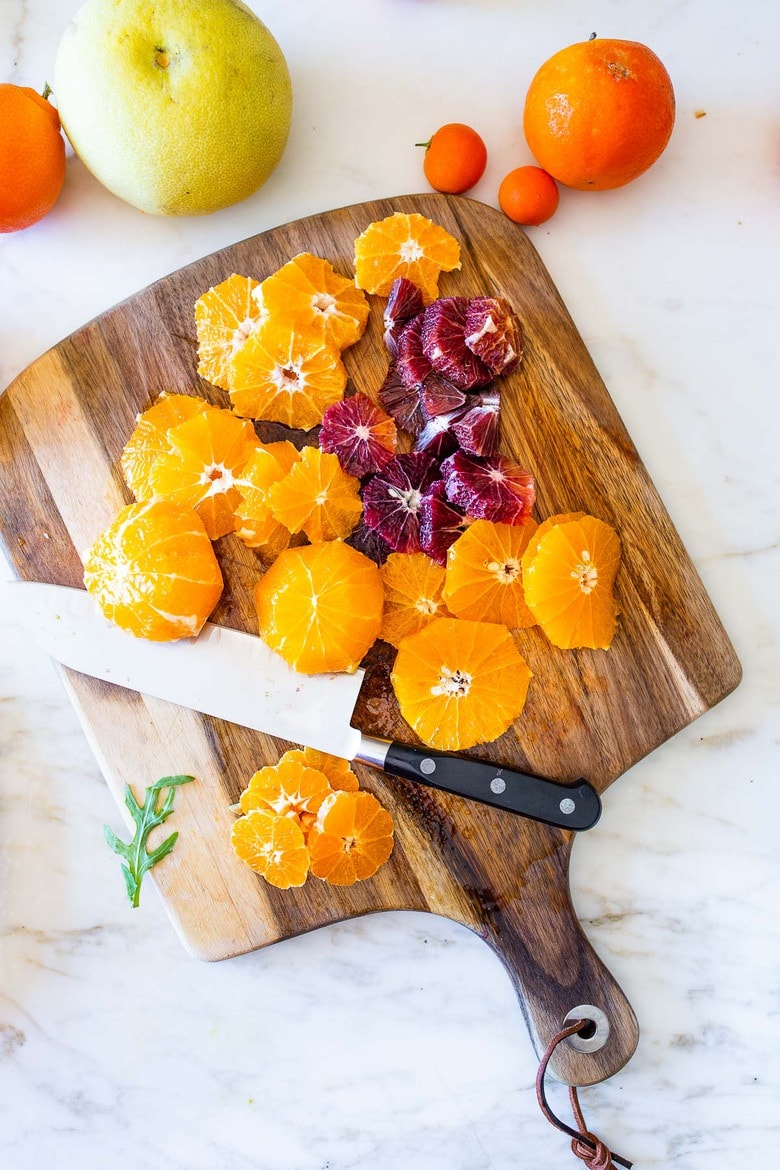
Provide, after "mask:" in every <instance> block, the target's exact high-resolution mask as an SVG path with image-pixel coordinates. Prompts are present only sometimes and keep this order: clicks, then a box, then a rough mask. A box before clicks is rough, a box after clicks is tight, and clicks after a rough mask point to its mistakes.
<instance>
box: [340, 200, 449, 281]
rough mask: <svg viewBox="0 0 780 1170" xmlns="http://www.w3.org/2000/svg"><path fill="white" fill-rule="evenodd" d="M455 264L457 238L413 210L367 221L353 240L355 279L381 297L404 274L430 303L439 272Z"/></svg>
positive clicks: (447, 270) (445, 270)
mask: <svg viewBox="0 0 780 1170" xmlns="http://www.w3.org/2000/svg"><path fill="white" fill-rule="evenodd" d="M455 268H460V245H459V244H458V241H457V240H456V239H455V238H454V236H451V235H450V234H449V232H446V231H445V230H444V228H443V227H439V225H438V224H436V223H433V221H432V220H430V219H426V218H425V216H424V215H418V214H417V212H413V213H412V214H411V215H407V214H406V213H405V212H401V211H396V212H395V213H394V214H393V215H388V216H387V218H386V219H381V220H378V221H377V222H375V223H371V224H369V225H368V227H367V228H366V230H365V231H364V232H363V233H362V235H360V236H358V238H357V239H356V240H355V283H356V284H357V286H358V288H364V289H365V290H366V292H370V293H376V294H378V295H379V296H382V297H386V296H387V295H388V293H389V292H390V289H391V287H392V285H393V281H394V280H396V279H397V278H398V277H399V276H404V277H406V279H407V280H410V281H411V282H412V284H415V285H416V286H417V287H418V288H419V289H420V292H421V293H422V295H423V300H424V301H425V303H426V304H430V303H431V301H435V300H436V297H437V296H438V294H439V273H441V272H452V270H453V269H455Z"/></svg>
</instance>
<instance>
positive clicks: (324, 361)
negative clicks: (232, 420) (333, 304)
mask: <svg viewBox="0 0 780 1170" xmlns="http://www.w3.org/2000/svg"><path fill="white" fill-rule="evenodd" d="M346 384H347V372H346V370H345V369H344V365H343V363H342V361H341V358H340V356H339V351H338V350H337V349H335V348H334V347H333V346H332V345H329V344H328V343H327V341H325V339H324V336H323V333H322V330H320V329H317V328H315V327H311V328H309V329H306V330H295V329H292V328H290V326H289V325H286V324H284V323H279V322H277V321H276V320H275V319H273V318H269V320H268V321H266V323H265V324H264V325H262V326H261V327H260V328H259V329H258V330H256V332H254V333H253V334H252V335H251V337H250V338H249V339H248V341H247V342H246V344H245V345H243V346H242V347H241V349H239V350H238V352H237V353H236V354H235V355H234V357H233V359H232V361H231V363H230V373H229V389H230V400H231V402H232V403H233V409H234V410H235V412H236V414H239V415H241V416H243V417H245V418H258V419H269V420H271V421H272V422H280V423H284V425H285V426H288V427H300V428H302V429H304V430H309V429H310V428H311V427H314V426H316V425H317V424H318V423H321V422H322V416H323V414H324V413H325V411H326V410H327V408H328V407H329V406H331V405H332V403H334V402H339V401H340V400H341V398H342V397H343V395H344V388H345V386H346Z"/></svg>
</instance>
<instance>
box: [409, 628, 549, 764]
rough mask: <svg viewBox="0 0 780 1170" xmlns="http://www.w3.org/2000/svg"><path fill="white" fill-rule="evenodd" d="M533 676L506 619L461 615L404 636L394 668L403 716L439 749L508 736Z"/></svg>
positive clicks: (468, 745) (487, 741) (428, 743)
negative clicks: (480, 619)
mask: <svg viewBox="0 0 780 1170" xmlns="http://www.w3.org/2000/svg"><path fill="white" fill-rule="evenodd" d="M530 678H531V671H530V670H529V669H528V666H527V665H526V663H525V660H524V659H523V658H522V657H521V656H520V654H519V653H518V651H517V649H516V647H515V644H514V642H513V641H512V635H511V634H510V633H509V631H508V630H507V628H506V626H497V625H493V624H491V623H488V622H468V621H461V620H458V619H455V618H437V619H436V621H433V622H431V624H430V625H428V626H426V627H425V629H423V630H420V632H419V634H412V636H411V637H409V638H405V639H404V641H403V642H402V643H401V646H400V648H399V650H398V656H397V658H396V660H395V665H394V667H393V673H392V683H393V690H394V691H395V695H396V698H397V699H398V705H399V707H400V709H401V714H402V715H403V717H404V719H405V720H406V722H407V723H408V724H409V726H410V727H411V728H413V730H414V731H415V732H416V733H417V735H418V736H419V737H420V739H421V740H422V742H423V743H424V744H426V745H427V746H428V747H432V748H438V749H440V750H441V751H460V750H462V749H464V748H470V747H474V745H475V744H478V743H490V742H491V741H492V740H494V739H497V738H498V736H499V735H503V733H504V732H505V731H506V730H507V729H508V728H509V727H511V726H512V723H513V722H514V721H515V719H516V718H517V717H518V715H519V714H520V712H521V711H522V709H523V707H524V705H525V699H526V695H527V693H528V683H529V680H530Z"/></svg>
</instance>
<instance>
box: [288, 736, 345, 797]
mask: <svg viewBox="0 0 780 1170" xmlns="http://www.w3.org/2000/svg"><path fill="white" fill-rule="evenodd" d="M287 760H295V761H296V762H297V763H300V764H304V765H305V767H307V768H316V770H317V771H318V772H322V774H323V775H324V776H326V777H327V779H328V783H329V784H330V786H331V788H332V789H333V791H334V792H357V790H358V788H359V787H360V785H359V784H358V778H357V776H356V775H355V773H354V772H353V771H352V769H351V768H350V766H349V762H348V761H347V760H342V759H341V758H340V757H339V756H329V755H328V753H327V752H318V751H317V750H316V748H310V747H306V748H291V750H290V751H289V752H285V753H284V755H283V756H282V758H281V760H280V761H279V763H280V764H283V763H285V761H287Z"/></svg>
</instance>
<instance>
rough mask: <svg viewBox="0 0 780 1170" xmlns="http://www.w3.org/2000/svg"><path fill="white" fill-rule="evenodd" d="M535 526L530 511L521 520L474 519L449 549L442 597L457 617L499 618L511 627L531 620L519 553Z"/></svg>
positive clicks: (473, 619)
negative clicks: (512, 521)
mask: <svg viewBox="0 0 780 1170" xmlns="http://www.w3.org/2000/svg"><path fill="white" fill-rule="evenodd" d="M535 531H536V521H535V520H532V519H531V517H530V516H528V517H526V519H525V520H523V521H522V523H520V524H495V523H493V522H492V521H490V520H475V521H474V523H473V524H471V525H470V526H469V527H468V528H467V529H466V531H465V532H464V533H463V535H462V536H459V537H458V539H457V540H456V541H455V543H454V544H452V545H450V548H449V550H448V553H447V580H446V583H445V585H444V600H445V602H446V603H447V607H448V609H450V611H451V612H452V613H454V614H456V615H457V617H461V618H466V619H467V620H468V621H474V622H498V623H500V624H501V625H504V626H508V627H509V629H510V630H517V629H524V628H525V627H526V626H533V625H534V624H535V622H536V618H535V617H534V615H533V614H532V613H531V611H530V610H529V608H528V606H527V605H526V604H525V600H524V597H523V574H522V569H521V558H522V555H523V553H524V551H525V549H526V546H527V545H528V542H529V540H531V539H532V537H533V534H534V533H535Z"/></svg>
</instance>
